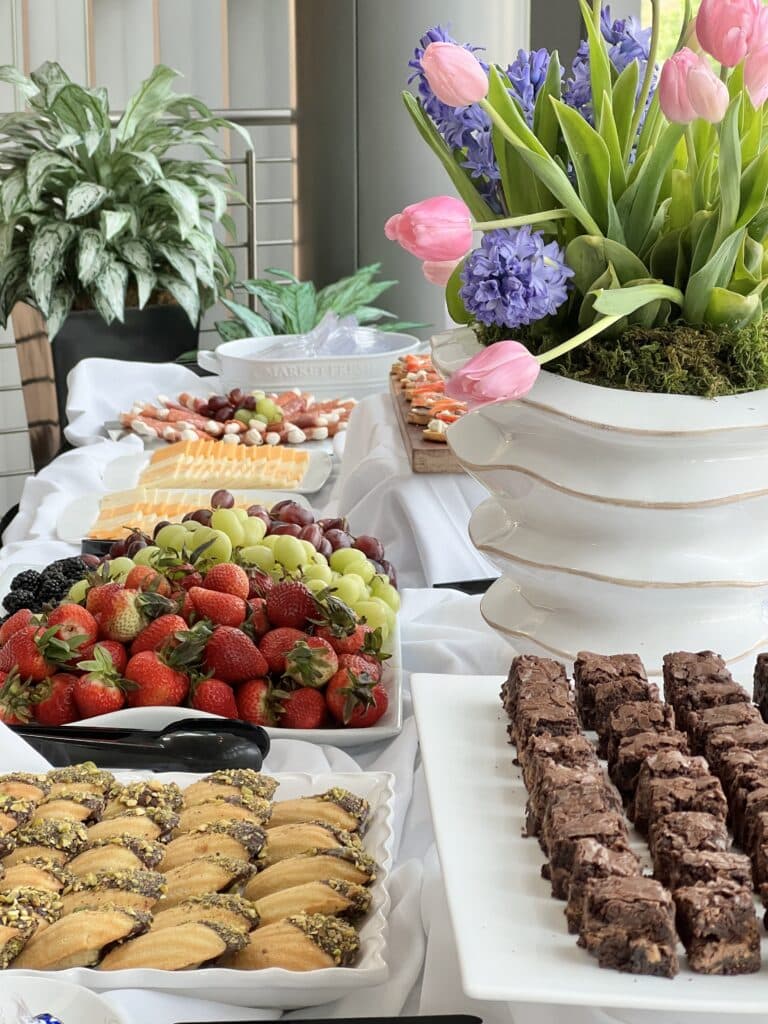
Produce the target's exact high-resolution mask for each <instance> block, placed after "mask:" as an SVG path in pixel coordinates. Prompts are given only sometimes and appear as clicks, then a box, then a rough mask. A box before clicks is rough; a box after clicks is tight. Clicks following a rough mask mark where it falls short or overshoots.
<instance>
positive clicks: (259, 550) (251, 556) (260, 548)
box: [240, 544, 275, 572]
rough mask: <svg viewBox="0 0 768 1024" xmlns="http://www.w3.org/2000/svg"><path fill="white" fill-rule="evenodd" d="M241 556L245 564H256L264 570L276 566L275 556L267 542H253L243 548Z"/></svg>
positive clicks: (267, 570) (266, 570)
mask: <svg viewBox="0 0 768 1024" xmlns="http://www.w3.org/2000/svg"><path fill="white" fill-rule="evenodd" d="M240 557H241V559H242V560H243V563H244V564H245V565H255V566H256V567H257V568H258V569H262V570H263V571H264V572H269V570H270V569H273V568H274V566H275V556H274V555H273V554H272V551H271V550H270V549H269V548H268V547H267V546H266V545H265V544H251V545H250V546H249V547H247V548H243V549H242V550H241V551H240Z"/></svg>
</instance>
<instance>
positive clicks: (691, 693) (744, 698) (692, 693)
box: [675, 680, 749, 730]
mask: <svg viewBox="0 0 768 1024" xmlns="http://www.w3.org/2000/svg"><path fill="white" fill-rule="evenodd" d="M727 704H749V694H748V693H747V691H746V690H745V689H744V687H743V686H739V684H738V683H735V682H733V680H731V681H730V682H722V683H719V682H712V683H709V682H707V683H700V684H699V685H698V686H694V687H692V688H691V689H690V690H688V691H687V692H686V693H684V694H683V695H682V696H681V698H680V700H679V701H678V703H677V706H676V708H675V716H676V718H677V724H678V726H679V728H681V729H686V730H687V729H688V721H689V718H690V716H691V715H692V714H695V713H696V712H697V711H704V710H707V709H708V708H718V707H723V706H724V705H727Z"/></svg>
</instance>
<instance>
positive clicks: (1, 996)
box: [0, 971, 128, 1024]
mask: <svg viewBox="0 0 768 1024" xmlns="http://www.w3.org/2000/svg"><path fill="white" fill-rule="evenodd" d="M13 973H14V975H15V977H10V976H9V975H10V972H9V971H6V972H4V973H3V976H2V987H1V989H0V1024H6V1021H7V1022H8V1024H15V1022H16V1020H17V1019H18V1014H19V1012H20V1009H21V1011H22V1012H23V1011H26V1010H28V1011H29V1012H30V1013H31V1014H38V1013H50V1014H52V1015H53V1016H54V1017H58V1018H59V1020H61V1021H62V1024H128V1021H127V1019H126V1018H125V1017H124V1016H123V1015H122V1013H119V1012H118V1011H117V1010H114V1009H113V1008H112V1007H111V1006H110V1005H109V1003H107V1002H106V1001H105V1000H104V999H102V998H101V996H97V995H96V994H95V993H93V992H89V991H88V989H87V988H81V987H80V986H79V985H71V984H69V983H68V982H66V981H54V980H53V979H51V978H44V977H40V976H38V975H35V980H34V982H31V979H30V978H26V977H24V976H23V975H24V974H25V972H23V971H14V972H13Z"/></svg>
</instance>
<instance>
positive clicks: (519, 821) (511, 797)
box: [411, 675, 768, 1020]
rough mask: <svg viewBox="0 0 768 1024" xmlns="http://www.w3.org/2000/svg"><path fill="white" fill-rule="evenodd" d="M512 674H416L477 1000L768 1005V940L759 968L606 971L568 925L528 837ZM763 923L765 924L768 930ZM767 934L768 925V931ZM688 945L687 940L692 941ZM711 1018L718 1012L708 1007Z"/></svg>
mask: <svg viewBox="0 0 768 1024" xmlns="http://www.w3.org/2000/svg"><path fill="white" fill-rule="evenodd" d="M503 681H504V680H503V678H502V677H501V676H435V675H413V676H411V692H412V694H413V704H414V711H415V715H416V724H417V726H418V730H419V740H420V745H421V755H422V759H423V762H424V771H425V774H426V779H427V787H428V790H429V800H430V805H431V808H432V819H433V823H434V829H435V836H436V839H437V847H438V852H439V854H440V862H441V865H442V869H443V875H444V878H445V887H446V892H447V897H448V907H449V910H450V914H451V920H452V922H453V929H454V933H455V936H456V944H457V947H458V954H459V962H460V967H461V977H462V985H463V988H464V991H465V992H466V994H467V995H468V996H470V997H472V998H474V999H490V1000H503V1001H505V1002H512V1003H547V1004H555V1005H562V1006H592V1007H610V1008H617V1009H632V1010H664V1011H676V1012H680V1013H685V1014H686V1018H685V1019H686V1020H688V1019H691V1020H694V1019H695V1018H693V1017H690V1018H689V1017H688V1016H687V1014H695V1013H706V1014H717V1013H722V1014H724V1015H725V1016H724V1017H723V1020H729V1019H731V1018H732V1017H734V1016H735V1015H737V1014H762V1015H763V1016H765V1013H766V1006H768V938H766V937H764V939H763V966H762V969H761V971H760V972H759V973H757V974H745V975H741V976H738V977H733V978H727V977H713V976H710V977H708V976H705V975H701V974H694V973H693V972H692V971H689V970H687V969H686V968H685V958H684V956H681V967H683V969H682V970H681V971H680V974H678V976H677V977H676V978H674V979H672V980H668V979H666V978H650V977H639V976H636V975H631V974H622V973H620V972H618V971H611V970H604V969H602V968H600V967H598V965H597V961H596V960H594V959H593V958H592V957H591V956H589V954H588V953H587V952H586V951H585V950H583V949H580V948H579V947H578V946H577V945H576V936H574V935H569V934H568V931H567V927H566V922H565V917H564V914H563V910H564V907H565V904H564V903H563V902H561V901H559V900H554V899H552V897H551V896H550V887H549V883H548V882H546V881H544V880H543V879H542V878H541V873H540V872H541V865H542V863H543V855H542V853H541V850H540V849H539V846H538V843H537V842H536V840H535V839H526V838H524V836H523V826H524V810H525V799H526V793H525V787H524V785H523V781H522V777H521V775H520V769H519V768H518V767H517V766H516V765H514V764H513V758H514V756H515V751H514V747H511V746H509V744H508V743H507V736H506V716H505V715H504V712H503V710H502V707H501V702H500V700H499V689H500V687H501V684H502V683H503ZM761 931H762V928H761ZM763 934H764V935H765V933H764V932H763ZM681 953H682V947H681ZM707 1019H708V1020H711V1019H713V1018H712V1017H708V1018H707Z"/></svg>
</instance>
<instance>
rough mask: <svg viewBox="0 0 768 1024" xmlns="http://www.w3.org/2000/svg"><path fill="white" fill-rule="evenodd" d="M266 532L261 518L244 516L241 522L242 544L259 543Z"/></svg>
mask: <svg viewBox="0 0 768 1024" xmlns="http://www.w3.org/2000/svg"><path fill="white" fill-rule="evenodd" d="M266 532H267V527H266V524H265V523H264V520H263V519H258V518H257V517H256V516H250V517H249V516H247V515H246V517H245V522H244V523H243V546H246V545H249V544H261V542H262V541H263V540H264V537H265V535H266Z"/></svg>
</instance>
